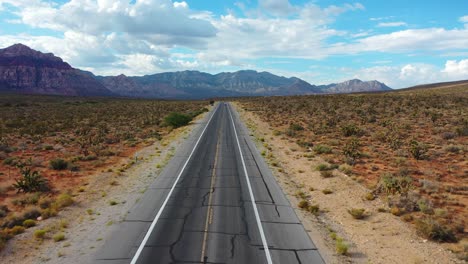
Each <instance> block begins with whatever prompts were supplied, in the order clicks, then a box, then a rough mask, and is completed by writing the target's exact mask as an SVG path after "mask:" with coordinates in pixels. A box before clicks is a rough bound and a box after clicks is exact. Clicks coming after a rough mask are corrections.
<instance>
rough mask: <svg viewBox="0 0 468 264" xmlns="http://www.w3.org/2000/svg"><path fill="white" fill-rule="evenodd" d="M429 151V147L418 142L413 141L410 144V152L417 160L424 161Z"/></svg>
mask: <svg viewBox="0 0 468 264" xmlns="http://www.w3.org/2000/svg"><path fill="white" fill-rule="evenodd" d="M427 149H428V147H427V146H426V145H425V144H423V143H421V142H418V141H416V140H411V141H410V143H409V152H410V153H411V155H412V156H413V157H414V158H415V159H417V160H421V159H424V155H425V154H426V152H427Z"/></svg>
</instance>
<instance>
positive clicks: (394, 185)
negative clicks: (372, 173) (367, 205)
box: [378, 173, 413, 195]
mask: <svg viewBox="0 0 468 264" xmlns="http://www.w3.org/2000/svg"><path fill="white" fill-rule="evenodd" d="M412 186H413V179H412V178H411V177H409V176H403V177H402V176H395V175H393V174H391V173H385V174H384V175H383V176H382V177H381V178H380V182H379V187H378V189H380V191H383V192H384V193H386V194H387V195H390V194H392V195H394V194H397V193H398V194H402V195H406V194H408V191H409V190H410V189H411V188H412Z"/></svg>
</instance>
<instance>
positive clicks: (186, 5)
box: [174, 1, 188, 8]
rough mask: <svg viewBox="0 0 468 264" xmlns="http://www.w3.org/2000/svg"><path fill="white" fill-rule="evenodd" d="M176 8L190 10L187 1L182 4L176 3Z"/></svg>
mask: <svg viewBox="0 0 468 264" xmlns="http://www.w3.org/2000/svg"><path fill="white" fill-rule="evenodd" d="M174 7H175V8H188V4H187V2H185V1H182V2H174Z"/></svg>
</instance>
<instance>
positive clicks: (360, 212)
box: [348, 208, 367, 219]
mask: <svg viewBox="0 0 468 264" xmlns="http://www.w3.org/2000/svg"><path fill="white" fill-rule="evenodd" d="M348 213H349V214H350V215H351V216H352V217H353V218H354V219H364V218H365V217H366V216H367V215H366V210H365V209H364V208H351V209H349V210H348Z"/></svg>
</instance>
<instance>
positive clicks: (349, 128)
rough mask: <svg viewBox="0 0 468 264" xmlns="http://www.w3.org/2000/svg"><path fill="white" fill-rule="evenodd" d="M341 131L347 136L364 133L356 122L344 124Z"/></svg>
mask: <svg viewBox="0 0 468 264" xmlns="http://www.w3.org/2000/svg"><path fill="white" fill-rule="evenodd" d="M341 132H342V134H343V136H345V137H350V136H360V135H361V134H362V130H361V129H360V128H358V127H357V126H356V125H355V124H346V125H344V126H342V127H341Z"/></svg>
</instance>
